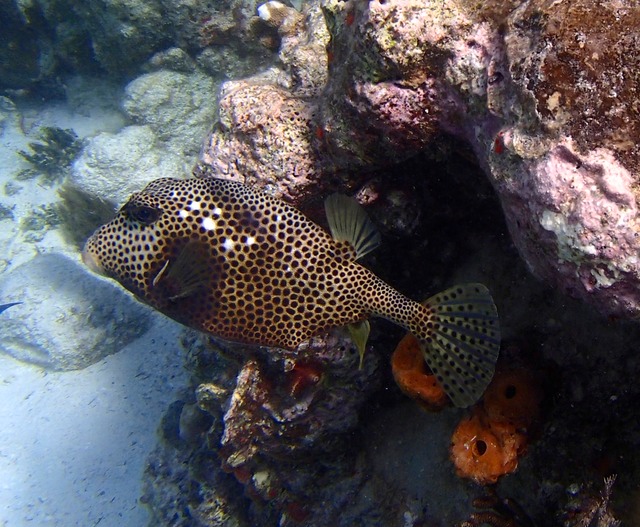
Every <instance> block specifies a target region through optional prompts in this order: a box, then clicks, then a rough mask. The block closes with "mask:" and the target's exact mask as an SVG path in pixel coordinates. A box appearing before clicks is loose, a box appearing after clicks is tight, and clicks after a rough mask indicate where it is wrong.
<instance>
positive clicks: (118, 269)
mask: <svg viewBox="0 0 640 527" xmlns="http://www.w3.org/2000/svg"><path fill="white" fill-rule="evenodd" d="M325 210H326V212H327V219H328V222H329V226H330V230H331V233H332V235H333V236H331V235H329V234H328V233H327V232H326V231H325V230H324V229H322V228H321V227H320V226H318V225H316V224H315V223H313V222H312V221H310V220H309V219H307V218H306V217H305V216H304V215H302V213H300V212H299V211H298V210H296V209H295V208H294V207H292V206H290V205H288V204H287V203H285V202H283V201H280V200H278V199H276V198H273V197H272V196H269V195H267V194H264V193H262V192H260V191H259V190H256V189H253V188H250V187H247V186H245V185H242V184H241V183H237V182H234V181H228V180H222V179H216V178H201V179H187V180H178V179H169V178H165V179H159V180H156V181H154V182H152V183H150V184H149V185H148V186H147V187H146V188H145V189H144V190H142V191H141V192H139V193H136V194H133V195H132V196H131V197H130V199H129V201H127V203H126V204H125V205H124V206H123V207H122V208H121V209H120V210H119V212H118V213H117V215H116V217H115V218H114V219H113V220H112V221H111V222H109V223H107V224H106V225H104V226H102V227H101V228H99V229H98V230H97V231H96V232H95V233H94V234H93V236H91V238H89V240H88V241H87V243H86V245H85V248H84V251H83V260H84V261H85V263H86V264H87V265H88V266H89V267H90V268H92V269H93V270H95V271H97V272H100V273H103V274H105V275H107V276H109V277H112V278H114V279H116V280H117V281H118V282H120V284H122V285H123V286H124V287H125V288H127V289H128V290H129V291H131V292H133V293H134V294H135V295H136V296H138V297H139V298H140V299H141V300H143V301H144V302H146V303H148V304H150V305H151V306H153V307H154V308H156V309H158V310H159V311H161V312H163V313H164V314H166V315H168V316H170V317H171V318H173V319H175V320H177V321H179V322H181V323H183V324H186V325H188V326H190V327H193V328H196V329H199V330H201V331H205V332H208V333H210V334H212V335H215V336H218V337H221V338H224V339H227V340H232V341H237V342H243V343H249V344H256V345H262V346H275V347H280V348H286V349H290V350H295V349H296V348H297V347H298V346H299V345H300V344H301V343H302V342H304V341H305V340H307V339H309V338H311V337H313V336H315V335H317V334H319V333H322V332H323V331H326V330H328V329H330V328H332V327H335V326H348V327H349V328H350V330H351V333H352V335H353V337H354V342H355V343H356V345H357V346H358V348H359V350H360V353H361V354H362V353H363V352H364V347H365V343H366V338H367V335H368V330H369V325H368V322H367V319H368V318H369V317H371V316H377V317H383V318H386V319H388V320H390V321H392V322H394V323H396V324H398V325H400V326H402V327H404V328H406V329H407V330H408V331H410V332H411V333H412V334H413V335H415V337H416V338H417V339H418V340H419V342H420V348H421V352H422V355H423V357H424V360H425V361H426V363H427V365H428V366H429V369H430V370H431V371H432V372H433V373H434V375H435V376H436V379H437V380H438V383H439V384H440V385H441V386H442V387H443V388H444V390H445V392H446V393H447V395H448V396H449V397H450V398H451V400H452V401H453V403H454V404H455V405H456V406H459V407H466V406H469V405H471V404H473V403H474V402H475V401H477V400H478V399H479V398H480V396H481V395H482V393H483V392H484V390H485V388H486V387H487V385H488V384H489V382H490V380H491V378H492V376H493V372H494V368H495V362H496V360H497V357H498V351H499V348H500V329H499V324H498V316H497V312H496V308H495V305H494V303H493V299H492V298H491V295H490V294H489V292H488V290H487V289H486V287H484V286H483V285H481V284H464V285H457V286H455V287H452V288H451V289H448V290H446V291H444V292H442V293H439V294H437V295H435V296H433V297H432V298H430V299H428V300H427V301H426V302H424V303H423V304H420V303H419V302H415V301H412V300H410V299H408V298H407V297H405V296H403V295H402V294H400V293H399V292H398V291H396V290H395V289H393V288H392V287H391V286H389V285H388V284H386V283H385V282H383V281H382V280H380V279H379V278H378V277H376V276H375V275H374V274H372V273H371V272H370V271H369V270H367V269H366V268H364V267H363V266H361V265H360V264H359V263H358V262H357V260H358V259H359V258H361V257H362V256H364V255H365V254H367V253H368V252H370V251H372V250H373V249H375V248H376V247H377V245H378V244H379V236H378V234H377V232H376V231H375V228H374V226H373V224H372V222H371V221H370V219H369V218H368V216H367V215H366V213H365V212H364V210H363V209H362V208H361V207H360V206H359V204H358V203H357V202H356V201H355V200H353V199H351V198H347V197H346V196H341V195H334V196H330V197H329V198H328V199H327V201H326V203H325Z"/></svg>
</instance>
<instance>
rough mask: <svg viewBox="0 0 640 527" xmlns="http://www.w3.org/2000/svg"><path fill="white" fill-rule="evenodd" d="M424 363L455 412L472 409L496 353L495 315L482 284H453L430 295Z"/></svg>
mask: <svg viewBox="0 0 640 527" xmlns="http://www.w3.org/2000/svg"><path fill="white" fill-rule="evenodd" d="M424 305H425V306H426V307H427V308H429V309H430V311H431V320H430V324H431V326H430V328H431V329H430V335H429V337H428V338H426V339H424V340H422V341H421V342H420V346H421V349H422V354H423V356H424V359H425V361H426V363H427V365H428V366H429V368H431V371H433V373H434V374H435V376H436V378H437V379H438V381H439V382H440V384H441V386H442V387H443V389H444V390H445V392H446V393H447V395H448V396H449V398H450V399H451V400H452V401H453V404H455V405H456V406H457V407H460V408H465V407H467V406H470V405H472V404H474V403H475V402H476V401H478V399H480V397H482V394H483V393H484V391H485V389H486V388H487V385H488V384H489V382H490V381H491V378H492V377H493V373H494V371H495V365H496V361H497V360H498V353H499V351H500V325H499V321H498V311H497V309H496V306H495V304H494V303H493V298H491V295H490V294H489V290H488V289H487V288H486V287H485V286H484V285H482V284H462V285H456V286H454V287H452V288H450V289H447V290H446V291H443V292H442V293H438V294H437V295H434V296H432V297H431V298H429V299H428V300H427V301H426V302H424Z"/></svg>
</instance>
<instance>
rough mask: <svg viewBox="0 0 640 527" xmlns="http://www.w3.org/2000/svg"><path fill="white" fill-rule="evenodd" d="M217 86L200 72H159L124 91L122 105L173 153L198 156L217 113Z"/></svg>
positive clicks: (136, 82)
mask: <svg viewBox="0 0 640 527" xmlns="http://www.w3.org/2000/svg"><path fill="white" fill-rule="evenodd" d="M216 89H217V87H216V83H215V82H214V81H213V79H211V78H210V77H208V76H206V75H204V74H203V73H201V72H197V71H195V72H193V73H190V74H185V73H179V72H175V71H168V70H159V71H155V72H153V73H148V74H146V75H141V76H140V77H138V78H136V79H135V80H133V81H131V82H130V83H129V84H128V85H127V87H126V88H125V98H124V101H123V103H122V106H123V108H124V110H125V112H127V115H128V116H129V117H130V118H131V119H132V120H133V121H134V122H135V123H136V124H140V125H147V126H149V127H151V129H152V130H153V131H154V133H155V134H156V136H157V138H158V140H159V141H162V142H163V143H166V144H167V145H168V148H169V150H170V151H172V152H175V153H182V154H185V155H195V154H197V153H198V152H199V151H200V148H201V145H202V138H203V137H204V136H205V135H206V133H207V132H208V131H209V128H210V127H211V121H212V120H213V116H214V114H215V112H216V110H217V106H216V99H215V97H212V94H213V93H215V92H216Z"/></svg>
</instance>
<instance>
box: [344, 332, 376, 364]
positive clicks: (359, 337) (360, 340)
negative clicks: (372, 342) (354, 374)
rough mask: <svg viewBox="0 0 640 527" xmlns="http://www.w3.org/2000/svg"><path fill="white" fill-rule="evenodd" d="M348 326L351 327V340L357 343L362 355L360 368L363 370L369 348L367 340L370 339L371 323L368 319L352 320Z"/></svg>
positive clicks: (359, 352)
mask: <svg viewBox="0 0 640 527" xmlns="http://www.w3.org/2000/svg"><path fill="white" fill-rule="evenodd" d="M347 328H348V329H349V335H351V341H352V342H353V343H354V344H355V346H356V349H357V350H358V354H359V355H360V362H359V363H358V369H360V370H361V369H362V363H363V361H364V352H365V351H366V349H367V340H369V333H370V332H371V324H369V321H368V320H361V321H359V322H352V323H351V324H349V325H348V326H347Z"/></svg>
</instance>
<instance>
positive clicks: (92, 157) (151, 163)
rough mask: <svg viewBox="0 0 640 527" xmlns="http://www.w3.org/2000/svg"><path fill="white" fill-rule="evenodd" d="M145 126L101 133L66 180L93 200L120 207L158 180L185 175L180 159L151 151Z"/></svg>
mask: <svg viewBox="0 0 640 527" xmlns="http://www.w3.org/2000/svg"><path fill="white" fill-rule="evenodd" d="M156 142H157V136H156V135H155V133H154V132H153V130H152V129H151V127H149V126H138V125H131V126H126V127H125V128H123V129H122V130H120V131H119V132H118V133H117V134H113V133H108V132H102V133H99V134H98V135H96V136H95V137H93V138H91V139H89V140H88V141H87V144H86V146H85V147H84V149H83V150H82V152H81V154H80V156H79V157H78V159H76V161H75V162H74V163H73V165H72V167H71V177H70V180H71V182H72V183H73V184H74V186H76V187H77V188H80V189H82V190H83V191H84V192H85V193H87V194H88V195H90V196H92V197H94V198H95V199H102V198H103V197H104V196H109V199H110V200H112V201H113V202H115V203H118V204H120V203H123V202H124V201H125V200H126V199H127V198H128V197H129V196H130V195H131V194H132V193H133V192H136V191H137V190H140V188H142V187H144V186H145V185H146V184H147V183H149V181H152V180H154V179H157V178H159V177H177V176H180V175H185V176H186V175H187V174H188V172H189V171H188V165H187V164H186V161H185V159H184V158H183V157H182V156H179V155H177V154H174V153H172V152H167V151H164V150H162V149H160V148H154V145H156Z"/></svg>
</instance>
